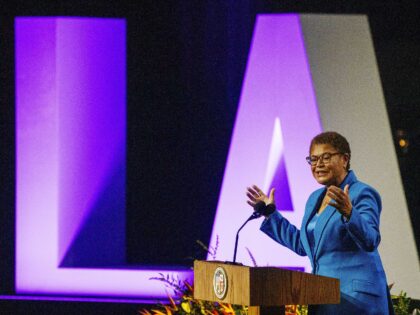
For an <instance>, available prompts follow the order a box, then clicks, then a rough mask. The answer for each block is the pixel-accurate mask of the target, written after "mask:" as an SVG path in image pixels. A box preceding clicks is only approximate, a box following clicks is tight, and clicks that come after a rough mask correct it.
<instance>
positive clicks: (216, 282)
mask: <svg viewBox="0 0 420 315" xmlns="http://www.w3.org/2000/svg"><path fill="white" fill-rule="evenodd" d="M227 289H228V279H227V275H226V271H225V270H224V269H223V268H222V267H217V268H216V270H215V271H214V275H213V290H214V294H216V296H217V298H219V299H220V300H222V299H224V298H225V296H226V293H227Z"/></svg>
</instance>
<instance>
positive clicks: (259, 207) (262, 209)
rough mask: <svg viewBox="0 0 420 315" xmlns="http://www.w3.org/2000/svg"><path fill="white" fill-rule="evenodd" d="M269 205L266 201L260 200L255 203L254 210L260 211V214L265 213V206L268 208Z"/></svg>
mask: <svg viewBox="0 0 420 315" xmlns="http://www.w3.org/2000/svg"><path fill="white" fill-rule="evenodd" d="M266 207H267V206H266V205H265V202H264V201H258V202H257V203H256V204H255V205H254V211H255V212H256V213H259V214H263V213H264V212H265V208H266Z"/></svg>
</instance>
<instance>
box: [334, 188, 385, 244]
mask: <svg viewBox="0 0 420 315" xmlns="http://www.w3.org/2000/svg"><path fill="white" fill-rule="evenodd" d="M352 205H353V209H352V212H351V216H350V219H349V220H348V221H346V220H345V219H344V218H342V219H343V221H344V224H345V227H346V229H347V231H348V233H349V235H350V237H351V238H352V239H353V240H354V242H355V243H356V244H357V245H358V246H359V247H360V248H361V249H363V250H365V251H368V252H372V251H374V250H375V249H376V248H377V247H378V245H379V243H380V241H381V235H380V232H379V216H380V213H381V197H380V196H379V194H378V193H377V192H376V191H375V190H374V189H373V188H371V187H364V188H363V189H362V190H361V191H360V193H359V194H357V195H356V196H355V197H354V200H353V201H352Z"/></svg>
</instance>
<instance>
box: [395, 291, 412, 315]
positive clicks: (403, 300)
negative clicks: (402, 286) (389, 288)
mask: <svg viewBox="0 0 420 315" xmlns="http://www.w3.org/2000/svg"><path fill="white" fill-rule="evenodd" d="M392 302H393V305H394V311H395V315H408V314H410V313H409V307H410V302H411V298H409V297H407V292H403V291H401V292H400V294H399V295H393V296H392Z"/></svg>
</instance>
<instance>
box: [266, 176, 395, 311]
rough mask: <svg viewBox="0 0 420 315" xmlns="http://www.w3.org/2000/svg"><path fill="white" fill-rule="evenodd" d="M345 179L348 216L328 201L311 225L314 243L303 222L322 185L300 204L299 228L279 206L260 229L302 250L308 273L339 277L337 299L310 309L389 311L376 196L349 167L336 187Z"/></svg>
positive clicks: (317, 203) (315, 204) (311, 211)
mask: <svg viewBox="0 0 420 315" xmlns="http://www.w3.org/2000/svg"><path fill="white" fill-rule="evenodd" d="M347 184H349V195H350V199H351V202H352V205H353V210H352V213H351V217H350V219H349V220H348V221H346V220H345V219H344V217H343V216H342V215H341V214H340V212H338V210H337V209H335V208H334V207H332V206H327V207H326V208H325V210H324V211H323V212H322V213H321V215H320V217H319V218H318V221H317V223H316V226H315V229H314V240H315V242H314V247H313V248H311V246H310V245H309V244H310V243H309V241H308V234H307V225H308V223H309V221H310V220H311V218H312V216H313V215H315V213H316V212H317V210H318V209H319V207H320V205H321V202H322V199H323V198H324V196H325V193H326V188H321V189H318V190H316V191H315V192H313V193H312V194H311V195H310V197H309V199H308V201H307V203H306V207H305V214H304V216H303V220H302V226H301V229H300V230H299V229H297V228H296V227H295V226H294V225H292V224H291V223H290V222H289V221H288V220H287V219H285V218H284V217H283V216H282V215H281V214H280V212H278V211H275V212H274V213H272V214H271V215H270V216H269V217H268V218H266V219H265V220H264V222H263V223H262V225H261V230H262V231H263V232H264V233H266V234H267V235H268V236H270V237H271V238H272V239H274V240H275V241H277V242H278V243H280V244H281V245H283V246H286V247H288V248H289V249H291V250H292V251H294V252H295V253H297V254H298V255H301V256H308V257H309V259H310V261H311V264H312V268H313V271H312V272H313V273H314V274H317V275H322V276H327V277H333V278H338V279H340V291H341V302H340V304H339V305H318V306H311V307H310V310H311V312H312V313H315V314H381V315H384V314H393V313H394V312H393V308H392V302H391V299H390V295H389V290H388V287H387V282H386V277H385V272H384V269H383V267H382V262H381V259H380V257H379V253H378V250H377V247H378V245H379V242H380V240H381V236H380V233H379V216H380V212H381V198H380V196H379V194H378V192H377V191H376V190H375V189H373V188H372V187H370V186H368V185H366V184H364V183H362V182H360V181H358V180H357V178H356V175H355V174H354V172H353V171H349V173H348V174H347V176H346V178H345V179H344V181H343V182H342V183H341V185H340V188H341V189H344V186H345V185H347Z"/></svg>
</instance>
